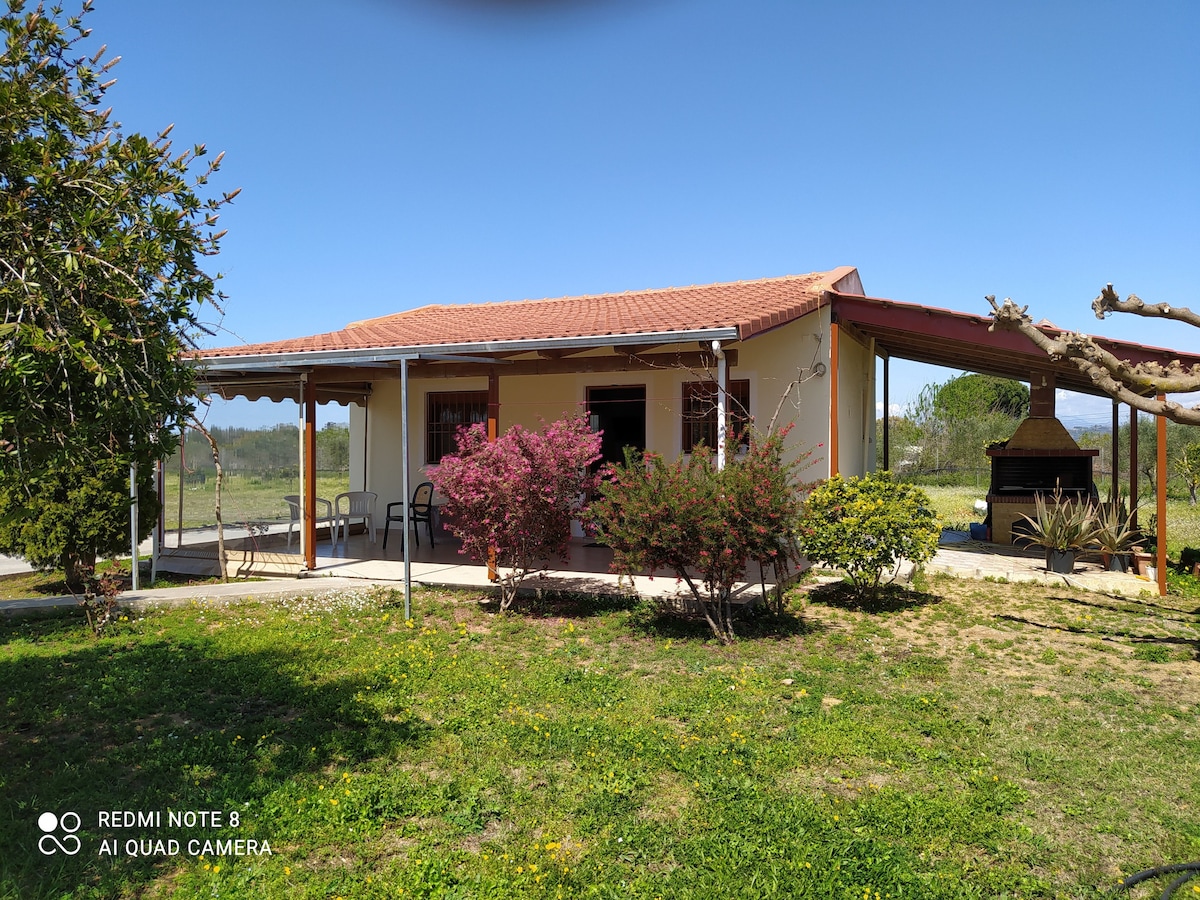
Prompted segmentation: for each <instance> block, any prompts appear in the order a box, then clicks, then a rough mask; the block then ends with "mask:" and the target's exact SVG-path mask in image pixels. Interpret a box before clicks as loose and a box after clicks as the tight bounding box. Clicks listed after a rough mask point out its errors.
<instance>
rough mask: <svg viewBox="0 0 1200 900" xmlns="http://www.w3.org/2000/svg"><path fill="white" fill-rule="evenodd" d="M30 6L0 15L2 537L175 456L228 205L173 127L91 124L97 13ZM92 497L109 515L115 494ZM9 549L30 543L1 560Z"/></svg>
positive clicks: (18, 0) (14, 1)
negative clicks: (68, 500) (219, 225)
mask: <svg viewBox="0 0 1200 900" xmlns="http://www.w3.org/2000/svg"><path fill="white" fill-rule="evenodd" d="M28 7H29V4H27V3H26V2H25V0H9V2H8V4H7V9H6V11H5V12H4V14H3V15H2V16H0V33H2V34H3V38H4V40H5V46H4V49H3V54H2V55H0V298H2V299H3V306H4V314H3V319H2V320H0V496H3V497H4V502H3V505H2V506H0V521H3V522H5V523H12V522H15V521H19V520H22V519H31V520H38V521H41V519H42V517H41V515H40V510H41V508H42V507H43V506H44V505H45V504H48V503H53V502H56V501H55V499H54V498H56V497H57V496H58V493H57V492H59V491H60V490H61V488H62V487H63V484H64V479H71V478H75V477H77V476H78V475H79V473H80V471H81V467H82V470H83V476H82V477H83V478H84V480H85V481H87V482H89V483H93V478H92V477H91V475H92V474H94V476H95V477H94V484H95V485H97V486H98V485H103V484H108V483H109V478H108V473H109V471H110V469H112V468H113V467H114V466H115V467H116V468H117V469H120V468H122V467H123V468H124V470H125V471H126V472H128V465H129V463H130V462H131V461H132V462H136V463H137V464H138V466H139V469H140V470H141V471H143V472H145V473H147V474H148V473H149V472H150V470H151V467H152V464H153V463H154V461H156V460H160V459H162V458H164V457H165V456H166V455H167V454H168V453H169V452H170V451H171V450H172V449H173V447H174V446H175V444H176V443H177V441H178V433H179V429H180V425H181V423H183V422H184V421H186V420H188V419H189V418H190V417H191V416H192V415H193V413H194V411H195V401H194V399H193V397H194V394H195V387H196V380H195V374H194V370H193V368H192V367H191V366H190V365H188V364H187V362H186V360H185V357H186V354H187V353H188V352H189V351H190V350H191V349H193V348H194V347H195V338H196V336H197V335H198V333H199V331H200V321H199V319H198V315H199V310H200V307H201V306H202V305H204V304H206V303H211V304H213V305H214V307H216V308H219V306H218V303H219V301H220V300H221V299H223V298H222V297H221V295H220V294H219V293H218V292H217V291H216V287H215V279H214V277H213V276H210V275H208V274H206V273H205V272H204V271H203V270H202V269H201V268H200V260H201V258H202V257H205V256H209V255H212V254H215V253H216V252H217V249H218V242H219V240H220V238H221V236H222V234H223V232H220V233H217V232H215V230H214V228H215V225H216V221H217V210H218V209H219V208H220V207H221V206H222V205H224V204H225V203H228V202H229V201H231V200H232V199H233V197H234V196H235V195H236V193H237V192H236V191H234V192H233V193H230V194H225V195H223V196H222V197H220V198H218V199H207V200H202V199H201V198H200V197H198V196H197V193H196V192H197V190H199V189H200V188H201V187H202V186H203V185H205V184H206V182H207V180H208V178H209V176H210V175H211V174H212V173H213V172H214V171H216V169H217V167H218V165H219V163H220V156H218V157H217V158H216V159H215V160H213V161H212V162H211V163H210V164H208V165H206V166H197V165H196V164H197V162H198V160H199V159H200V158H201V157H203V156H204V155H205V148H204V146H203V145H198V146H195V147H192V148H189V149H185V150H183V151H181V152H175V151H173V150H172V148H171V142H170V140H169V139H168V135H169V133H170V131H171V128H170V127H168V128H167V129H165V130H164V131H163V132H162V133H161V134H159V135H158V136H157V137H156V138H154V139H148V138H146V137H143V136H142V135H140V134H130V135H128V136H126V135H123V134H122V133H121V131H120V124H119V123H118V122H115V121H113V120H112V117H111V110H109V109H103V100H104V95H105V92H106V91H107V90H108V89H109V87H110V86H111V85H112V84H113V81H112V80H108V81H104V80H103V79H105V78H106V77H107V73H108V72H109V71H110V70H111V68H112V67H113V65H115V63H116V62H117V61H118V59H119V57H118V58H114V59H110V60H108V61H106V62H105V61H103V58H104V55H105V48H104V47H101V48H100V49H99V50H98V51H96V52H95V54H94V55H92V56H90V57H85V56H82V55H81V50H80V47H79V45H80V43H81V42H82V41H84V40H85V39H86V38H87V37H88V35H89V30H88V29H87V28H86V27H84V24H83V18H84V17H85V16H86V14H87V13H89V12H90V11H91V0H84V2H83V4H82V11H81V13H80V15H79V16H73V17H69V18H66V19H65V20H63V19H62V10H61V8H60V7H52V8H50V9H49V10H47V9H46V8H45V7H44V6H43V5H42V4H40V3H39V4H38V5H37V6H34V7H32V8H28ZM194 167H196V168H199V169H200V173H199V174H198V175H196V174H193V173H192V169H193V168H194ZM88 466H91V467H93V468H94V472H88V470H87V467H88ZM125 493H126V492H125V491H122V492H121V496H122V497H123V498H124V496H125ZM89 496H90V498H91V499H90V501H89V502H92V503H94V504H96V508H97V509H105V510H108V511H109V513H110V514H111V515H113V516H116V515H118V512H119V508H120V504H119V503H118V502H117V501H116V498H115V495H114V497H112V498H109V499H108V500H103V499H101V498H100V496H99V494H95V495H89ZM110 501H111V502H110ZM124 502H126V503H127V502H128V501H127V499H126V500H125V501H124ZM91 512H93V510H91V509H88V510H76V511H75V513H74V514H76V515H90V514H91ZM126 521H127V518H126ZM102 530H104V529H99V530H98V531H97V534H98V533H99V531H102ZM9 533H10V534H11V533H12V532H9ZM55 533H57V532H55ZM47 537H48V535H47ZM36 543H37V544H38V545H39V546H42V542H41V541H37V542H36ZM105 545H106V544H105V542H104V541H100V542H99V544H98V545H97V548H96V549H100V548H101V547H102V546H105ZM19 546H26V547H28V546H32V544H31V543H30V542H29V541H28V540H26V539H23V540H21V541H17V542H16V543H9V544H6V545H4V546H3V547H0V549H5V550H9V551H13V550H17V549H18V548H19ZM77 549H79V548H76V550H77ZM76 550H71V549H69V548H68V547H66V546H64V547H63V552H64V553H65V554H70V553H74V552H76ZM38 553H39V555H38V558H39V559H45V558H47V557H45V556H44V555H41V551H39V552H38Z"/></svg>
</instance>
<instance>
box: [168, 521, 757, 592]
mask: <svg viewBox="0 0 1200 900" xmlns="http://www.w3.org/2000/svg"><path fill="white" fill-rule="evenodd" d="M214 532H215V529H206V530H205V531H204V532H202V533H193V534H191V535H189V534H188V533H186V532H185V541H184V544H183V546H182V547H178V548H176V547H169V548H167V549H165V550H163V551H162V552H161V554H160V556H159V563H158V566H159V568H160V569H162V570H164V571H169V572H181V573H184V574H192V575H203V576H212V575H216V574H217V573H218V568H217V562H216V556H217V546H216V540H215V533H214ZM173 537H174V535H171V538H173ZM435 537H436V540H437V546H436V547H430V546H429V540H428V535H427V534H426V533H425V532H424V531H422V534H421V544H420V546H418V545H417V544H416V543H415V542H413V544H412V548H411V551H410V553H411V557H410V566H411V571H412V580H413V583H414V584H422V585H428V586H431V587H433V586H436V587H455V588H489V587H492V583H491V582H489V581H488V577H487V567H486V566H481V565H479V564H477V563H476V562H474V561H473V560H472V559H471V558H470V557H468V556H464V555H463V554H461V553H460V552H459V549H460V548H461V546H462V544H461V542H460V541H459V540H458V539H457V538H455V537H453V536H452V535H450V534H449V533H442V534H438V535H436V536H435ZM399 538H400V535H399V533H398V532H397V531H395V530H393V531H392V533H391V534H390V535H389V537H388V546H387V550H384V549H383V530H382V529H379V530H378V531H377V534H376V540H375V542H374V543H372V541H371V539H370V536H369V535H368V534H367V533H366V532H359V533H354V534H351V535H350V537H349V538H347V539H344V540H339V541H338V542H337V544H336V545H335V544H333V543H332V542H331V541H330V539H329V537H328V536H326V535H325V533H324V532H323V531H320V532H318V538H317V567H316V570H315V571H312V572H304V563H303V557H302V556H301V555H300V551H299V546H298V545H299V541H298V539H297V538H296V537H293V540H292V545H291V548H290V549H289V548H288V546H287V534H286V528H284V529H283V530H282V531H277V530H274V529H273V530H272V531H271V532H270V533H268V534H266V535H257V536H251V535H249V534H247V532H246V531H245V530H244V529H229V528H227V529H226V536H225V545H226V551H227V555H228V556H229V569H230V575H231V576H240V577H246V576H263V577H272V576H275V577H279V576H299V575H300V574H301V573H304V574H305V575H307V577H323V576H327V577H337V578H363V579H371V580H375V581H403V580H404V547H403V545H402V544H401V542H400V539H399ZM410 539H411V533H410ZM612 557H613V554H612V551H611V550H610V549H608V548H607V547H604V546H601V545H598V544H596V543H594V542H593V541H591V540H590V539H586V538H572V539H571V547H570V559H569V560H568V561H567V562H565V563H559V564H558V565H557V567H556V568H553V569H550V570H548V571H546V572H544V573H539V574H534V575H531V576H530V577H529V578H527V579H526V581H525V583H524V585H523V587H524V588H526V589H537V588H545V589H547V590H556V591H570V592H577V593H591V594H621V593H637V594H638V595H640V596H643V597H659V598H678V599H679V600H681V601H683V600H686V599H687V598H689V597H690V596H691V592H690V591H689V590H688V587H687V585H686V584H679V583H677V582H676V580H675V577H674V576H673V575H670V574H668V573H662V574H659V575H657V576H655V577H651V576H648V575H637V576H634V577H633V578H632V579H630V578H629V577H619V576H617V575H615V574H613V573H611V572H610V571H609V567H610V565H611V563H612ZM750 570H751V571H749V572H747V577H748V578H750V579H753V580H750V581H747V582H745V583H742V584H740V585H739V586H738V588H737V593H738V595H739V596H742V597H744V598H745V599H746V600H749V601H751V602H752V601H753V600H754V599H756V598H758V597H759V596H760V594H761V590H762V585H761V584H760V582H759V581H758V574H759V573H758V566H756V565H752V566H751V567H750ZM764 576H765V577H764V581H765V586H766V589H767V590H768V591H770V590H771V588H773V587H774V585H775V580H774V578H773V577H771V573H770V572H767V573H764ZM631 582H632V583H631Z"/></svg>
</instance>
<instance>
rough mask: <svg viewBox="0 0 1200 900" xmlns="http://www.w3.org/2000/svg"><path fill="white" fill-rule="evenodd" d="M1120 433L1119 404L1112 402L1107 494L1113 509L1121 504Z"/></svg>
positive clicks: (1117, 401)
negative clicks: (1109, 472)
mask: <svg viewBox="0 0 1200 900" xmlns="http://www.w3.org/2000/svg"><path fill="white" fill-rule="evenodd" d="M1120 431H1121V402H1120V401H1119V400H1113V426H1112V465H1111V466H1110V467H1109V468H1110V470H1111V473H1112V487H1111V489H1110V490H1109V494H1111V496H1112V504H1113V509H1116V506H1117V504H1118V503H1119V502H1121V487H1120V478H1121V457H1120V450H1121V446H1120V442H1119V441H1118V440H1117V435H1118V433H1119V432H1120Z"/></svg>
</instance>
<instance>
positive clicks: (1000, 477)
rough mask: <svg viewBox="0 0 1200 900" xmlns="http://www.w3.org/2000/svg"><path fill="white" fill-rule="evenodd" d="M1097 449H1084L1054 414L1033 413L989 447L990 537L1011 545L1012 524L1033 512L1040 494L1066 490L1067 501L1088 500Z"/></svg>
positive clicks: (1090, 493) (988, 501) (988, 497)
mask: <svg viewBox="0 0 1200 900" xmlns="http://www.w3.org/2000/svg"><path fill="white" fill-rule="evenodd" d="M1099 453H1100V451H1099V450H1081V449H1080V448H1079V445H1078V444H1077V443H1075V439H1074V438H1072V437H1071V435H1070V433H1069V432H1068V431H1067V429H1066V428H1064V427H1063V424H1062V423H1061V422H1060V421H1058V419H1055V418H1039V417H1030V418H1028V419H1026V420H1025V421H1024V422H1022V423H1021V424H1020V426H1019V427H1018V428H1017V430H1016V432H1015V433H1014V434H1013V436H1012V437H1011V438H1009V439H1008V442H1007V443H1006V444H1005V445H1004V446H1003V447H998V448H995V449H991V450H988V451H987V455H988V456H989V457H991V459H992V483H991V487H990V489H989V491H988V495H987V504H988V521H989V522H991V529H992V540H993V541H994V542H995V543H997V544H1011V543H1012V538H1013V534H1012V532H1013V524H1014V523H1020V522H1022V521H1023V520H1022V518H1021V517H1022V515H1027V516H1030V517H1033V516H1034V509H1035V507H1034V500H1035V498H1036V497H1037V495H1038V494H1051V493H1053V492H1054V490H1055V488H1059V489H1061V490H1062V495H1063V499H1064V500H1069V501H1072V502H1080V501H1086V500H1087V499H1088V498H1089V497H1091V496H1092V495H1093V492H1094V487H1093V484H1092V459H1093V458H1094V457H1096V456H1098V455H1099Z"/></svg>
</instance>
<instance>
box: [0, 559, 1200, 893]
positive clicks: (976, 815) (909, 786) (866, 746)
mask: <svg viewBox="0 0 1200 900" xmlns="http://www.w3.org/2000/svg"><path fill="white" fill-rule="evenodd" d="M394 602H395V596H394V595H393V594H388V593H357V594H350V593H343V594H334V595H330V596H327V597H325V598H315V599H306V600H292V601H288V602H286V603H285V602H263V603H250V602H247V603H244V604H238V605H231V606H227V607H211V606H208V607H192V608H186V609H174V610H166V611H157V612H153V613H150V614H147V615H144V616H142V617H134V618H133V619H132V620H130V621H124V622H121V623H119V625H118V626H117V627H116V628H115V630H114V631H113V632H112V633H111V634H109V635H107V636H105V637H104V638H101V639H95V638H93V637H91V636H90V634H89V633H87V632H86V630H85V626H84V625H83V624H82V619H81V617H80V616H79V614H78V612H77V611H70V612H69V614H65V615H64V614H59V615H54V616H48V617H45V618H27V619H11V620H2V621H0V682H2V683H3V693H4V696H5V697H6V706H5V711H4V718H3V725H2V728H0V735H2V739H0V787H2V789H0V847H3V848H4V852H3V853H2V854H0V897H4V898H9V897H12V898H18V897H19V898H56V900H57V898H67V897H70V898H85V897H86V898H92V897H96V898H100V897H104V898H108V897H146V898H153V897H181V898H192V897H216V896H220V897H225V898H260V897H262V898H288V900H296V898H336V897H343V898H347V900H349V898H368V900H369V898H383V897H389V898H392V897H405V898H407V897H485V898H488V897H490V898H501V897H503V898H509V897H511V898H525V897H533V898H539V897H546V898H558V897H601V898H605V897H611V898H629V897H633V898H643V897H644V898H654V897H696V898H721V897H731V898H732V897H736V898H744V897H755V898H757V897H812V898H852V900H860V898H864V897H865V898H868V900H871V898H880V900H882V898H888V897H892V898H895V897H909V898H950V897H953V898H976V897H1009V898H1017V897H1022V898H1024V897H1038V898H1042V897H1044V898H1091V897H1100V896H1104V893H1103V890H1104V889H1107V888H1108V887H1109V886H1111V885H1112V884H1113V883H1114V882H1116V881H1117V880H1118V879H1119V878H1120V877H1122V875H1123V874H1128V873H1132V872H1134V871H1137V870H1139V869H1142V868H1146V867H1149V866H1153V865H1156V864H1160V863H1164V862H1183V861H1187V860H1193V859H1196V858H1200V817H1198V816H1197V809H1198V807H1200V728H1198V726H1200V610H1197V609H1196V601H1195V600H1183V599H1181V598H1178V597H1171V598H1167V599H1166V600H1158V599H1155V600H1144V601H1140V602H1139V601H1129V600H1115V599H1110V598H1108V597H1105V596H1102V595H1096V594H1085V593H1076V592H1072V591H1069V590H1066V589H1058V588H1055V589H1049V588H1044V587H1038V586H1030V585H1008V584H987V583H981V582H969V581H956V580H953V579H949V578H939V579H935V580H934V581H932V582H931V584H930V585H929V586H928V591H927V592H926V593H921V594H909V595H903V596H892V597H890V598H889V600H888V602H886V603H884V604H882V605H881V608H880V609H877V610H874V611H862V610H860V609H857V608H856V607H854V606H853V604H850V603H848V602H847V601H846V600H845V598H844V596H843V595H842V594H841V593H840V592H839V590H838V589H837V588H833V589H822V590H818V591H817V592H815V593H814V594H813V595H812V596H811V597H809V598H805V597H804V595H802V594H800V593H796V594H794V595H793V611H792V612H791V613H790V614H788V615H787V616H785V617H783V618H781V619H778V620H770V619H766V618H763V619H758V620H755V621H753V622H751V623H746V624H745V625H744V626H743V630H744V631H745V632H746V633H748V634H752V633H755V632H757V635H758V636H749V637H747V638H745V639H743V640H741V641H739V642H738V643H737V644H736V645H734V646H732V647H727V648H725V647H719V646H716V645H714V644H712V643H711V642H709V641H708V640H706V639H705V637H704V633H703V631H702V630H700V629H697V628H694V627H692V626H690V625H687V624H682V623H677V622H672V621H665V622H664V621H659V620H657V619H656V618H655V617H654V615H653V614H652V612H651V611H649V610H648V609H646V608H642V607H623V606H620V605H614V606H608V607H602V608H597V607H595V606H588V605H581V604H577V603H568V602H564V603H562V604H561V605H555V604H552V603H547V604H545V605H543V606H541V607H539V608H537V609H535V610H533V611H532V612H529V613H526V614H522V615H515V616H502V615H497V614H494V613H492V612H490V611H488V610H487V609H485V608H483V607H481V606H480V605H479V603H478V602H477V601H476V598H475V597H474V596H472V595H469V594H448V593H437V592H422V593H418V594H417V595H416V597H415V609H416V610H417V611H418V613H419V615H418V618H417V619H416V620H415V621H414V622H412V623H411V624H407V623H405V622H403V621H402V618H401V616H402V611H401V609H398V608H397V607H396V606H395V605H394ZM168 810H174V811H177V812H178V811H187V812H200V811H219V812H220V813H221V816H222V825H221V827H218V828H214V827H205V825H203V824H202V823H196V824H193V825H191V826H178V827H172V826H171V825H169V824H168V823H169V816H168V812H167V811H168ZM47 811H50V812H54V813H57V814H60V815H61V814H63V813H66V812H75V813H78V815H79V818H80V822H81V824H80V827H79V829H78V831H77V832H76V834H75V835H74V836H76V837H78V838H79V839H80V842H81V848H82V849H81V850H80V852H79V853H78V854H77V855H73V856H67V855H64V854H63V853H61V852H56V853H55V854H53V855H45V854H43V853H42V852H40V851H39V849H38V842H39V839H40V838H41V836H42V832H41V831H40V830H39V827H38V818H39V815H41V814H42V813H44V812H47ZM113 811H117V812H132V813H135V814H136V813H137V812H142V813H150V812H154V811H162V825H161V826H159V825H158V824H157V823H154V824H147V823H143V824H141V825H138V824H136V822H135V823H134V824H133V826H132V827H118V826H120V825H121V824H122V820H123V816H116V817H115V818H114V815H109V816H108V817H107V821H108V823H109V824H100V822H101V818H100V814H101V813H102V812H108V813H112V812H113ZM235 813H236V815H237V819H238V821H237V824H236V826H232V825H231V818H232V816H233V814H235ZM64 818H66V819H67V821H66V822H65V823H64V824H63V825H61V826H60V827H59V828H58V829H57V830H55V831H53V832H52V836H55V837H58V838H60V839H61V840H63V841H65V842H66V843H67V844H69V843H70V842H69V841H66V839H67V834H66V832H65V831H64V827H69V826H71V825H73V824H74V821H73V820H71V819H70V817H64ZM114 822H115V824H113V823H114ZM239 838H240V839H243V840H245V841H258V842H264V841H265V842H269V844H270V848H271V855H269V856H268V855H247V854H245V853H243V855H241V856H237V855H229V854H226V855H218V854H217V853H216V852H214V851H215V850H216V849H219V848H216V847H210V848H208V850H207V852H206V851H205V848H204V845H203V841H205V840H210V841H216V840H226V841H229V840H234V839H239ZM171 840H176V841H178V850H177V851H176V852H175V853H171V845H170V844H169V841H171ZM102 841H106V842H107V841H112V843H111V844H107V843H105V844H102V843H101V842H102ZM130 841H133V842H134V843H133V844H128V842H130ZM155 841H160V842H161V843H160V844H155V843H154V842H155ZM190 842H195V843H190ZM106 847H112V848H114V849H115V852H113V853H105V854H101V852H100V851H101V849H102V848H106ZM129 847H132V848H133V849H134V851H135V853H136V854H137V855H130V854H129V853H128V848H129ZM241 848H242V850H243V851H245V850H248V849H249V845H248V844H243V845H241ZM52 849H53V848H52ZM226 849H230V848H226ZM232 849H237V847H236V845H235V846H234V847H233V848H232ZM259 849H261V843H260V845H259ZM143 851H144V852H145V855H141V854H142V853H143ZM1157 887H1158V890H1159V891H1161V889H1162V885H1161V883H1160V884H1159V885H1158V886H1157ZM1133 896H1135V897H1144V896H1149V894H1148V893H1136V892H1135V893H1134V894H1133ZM1155 896H1157V894H1155Z"/></svg>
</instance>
